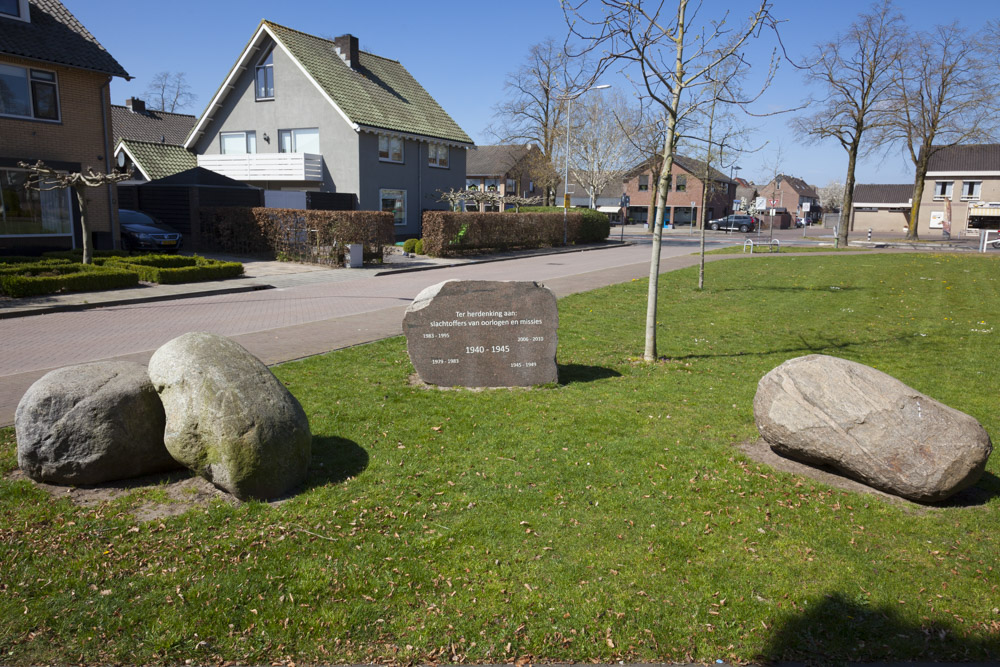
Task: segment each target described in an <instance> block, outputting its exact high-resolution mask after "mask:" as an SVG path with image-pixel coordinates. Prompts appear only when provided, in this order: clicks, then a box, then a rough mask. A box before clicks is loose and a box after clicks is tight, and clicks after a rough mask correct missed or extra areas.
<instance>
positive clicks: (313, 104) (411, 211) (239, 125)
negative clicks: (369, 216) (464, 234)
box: [184, 21, 473, 237]
mask: <svg viewBox="0 0 1000 667" xmlns="http://www.w3.org/2000/svg"><path fill="white" fill-rule="evenodd" d="M472 145H473V142H472V139H470V138H469V135H467V134H466V133H465V132H464V131H463V130H462V128H460V127H459V126H458V124H457V123H456V122H455V121H454V120H453V119H452V118H451V116H449V115H448V113H447V112H446V111H445V110H444V109H442V108H441V105H439V104H438V103H437V102H436V101H435V100H434V98H433V97H431V95H430V94H429V93H428V92H427V91H426V90H424V88H423V87H422V86H421V85H420V84H419V83H417V81H416V79H414V78H413V76H412V75H411V74H410V73H409V72H408V71H406V68H404V67H403V66H402V65H401V64H400V63H399V62H397V61H395V60H390V59H388V58H382V57H381V56H377V55H375V54H373V53H368V52H366V51H361V50H359V49H358V39H357V37H354V36H352V35H343V36H341V37H337V38H336V39H334V40H328V39H323V38H320V37H315V36H313V35H308V34H306V33H303V32H299V31H297V30H292V29H290V28H286V27H284V26H281V25H278V24H276V23H271V22H270V21H261V23H260V25H259V26H258V28H257V30H256V32H255V33H254V35H253V37H252V38H251V39H250V42H249V43H248V44H247V46H246V47H245V48H244V49H243V52H242V53H241V54H240V56H239V59H238V60H237V61H236V64H235V65H234V66H233V67H232V69H231V70H230V71H229V74H228V75H227V76H226V78H225V80H224V81H223V82H222V85H221V86H220V87H219V90H218V92H216V94H215V95H214V96H213V97H212V100H211V101H210V102H209V104H208V108H207V109H205V112H204V113H203V114H202V116H201V117H200V118H199V119H198V121H197V123H195V126H194V128H193V129H192V130H191V133H190V134H189V135H188V137H187V140H186V141H185V143H184V147H185V148H187V149H188V150H191V151H192V152H193V153H195V155H197V160H198V165H199V166H201V167H205V168H207V169H211V170H212V171H215V172H217V173H220V174H223V175H225V176H229V177H230V178H234V179H237V180H240V181H244V182H247V183H251V184H253V185H257V186H260V187H263V188H266V189H268V190H299V191H301V190H314V191H322V192H340V193H351V194H354V195H355V197H356V200H355V201H356V207H357V208H358V209H361V210H387V211H392V212H393V213H394V214H395V216H396V225H397V235H399V236H403V237H407V236H417V235H419V234H420V220H421V215H422V212H423V211H424V210H428V209H445V208H447V204H446V203H443V202H440V201H438V198H439V194H438V190H448V189H450V188H454V189H456V190H460V189H462V187H464V185H465V164H466V150H467V149H468V148H471V147H472Z"/></svg>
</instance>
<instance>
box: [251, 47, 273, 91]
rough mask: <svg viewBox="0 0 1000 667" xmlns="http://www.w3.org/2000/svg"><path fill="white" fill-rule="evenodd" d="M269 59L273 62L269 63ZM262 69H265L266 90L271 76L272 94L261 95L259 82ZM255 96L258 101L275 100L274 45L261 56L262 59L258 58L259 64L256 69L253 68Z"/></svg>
mask: <svg viewBox="0 0 1000 667" xmlns="http://www.w3.org/2000/svg"><path fill="white" fill-rule="evenodd" d="M268 60H270V61H271V62H270V63H267V61H268ZM261 70H263V71H264V77H265V81H264V84H265V90H266V85H267V78H268V77H270V79H271V88H270V91H271V94H270V96H268V95H261V94H260V87H259V85H258V84H259V82H260V73H261ZM253 96H254V100H255V101H257V102H270V101H273V100H274V47H273V46H272V47H271V48H270V49H268V51H267V53H265V54H264V55H263V56H261V58H260V60H258V61H257V64H256V65H255V66H254V70H253Z"/></svg>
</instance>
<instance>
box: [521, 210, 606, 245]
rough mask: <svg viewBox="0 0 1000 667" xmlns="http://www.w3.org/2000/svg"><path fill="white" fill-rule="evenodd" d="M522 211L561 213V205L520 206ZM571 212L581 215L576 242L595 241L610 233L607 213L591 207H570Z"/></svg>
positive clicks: (601, 239) (604, 237)
mask: <svg viewBox="0 0 1000 667" xmlns="http://www.w3.org/2000/svg"><path fill="white" fill-rule="evenodd" d="M521 210H522V211H526V212H529V213H530V212H534V213H559V214H562V212H563V209H562V207H561V206H522V207H521ZM570 210H571V211H572V212H573V213H579V214H580V215H581V216H583V221H582V222H581V224H580V237H579V238H578V239H577V240H576V242H577V243H597V242H599V241H603V240H604V239H606V238H608V236H609V235H610V234H611V218H609V217H608V214H607V213H601V212H600V211H595V210H594V209H592V208H575V209H570Z"/></svg>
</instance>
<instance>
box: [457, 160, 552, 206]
mask: <svg viewBox="0 0 1000 667" xmlns="http://www.w3.org/2000/svg"><path fill="white" fill-rule="evenodd" d="M540 156H541V151H540V150H538V147H537V146H535V145H534V144H497V145H492V146H475V147H474V148H471V149H469V151H468V153H467V155H466V160H465V187H466V189H468V190H485V191H491V190H492V191H495V192H499V193H500V194H501V195H508V194H514V195H521V196H522V197H535V196H541V194H542V192H541V188H536V187H535V184H534V182H533V181H532V180H531V177H530V176H529V175H528V172H529V171H530V168H531V161H532V160H535V159H540ZM485 206H486V205H485V204H481V205H477V204H475V203H473V202H468V203H467V204H466V210H469V211H474V210H477V208H481V207H485Z"/></svg>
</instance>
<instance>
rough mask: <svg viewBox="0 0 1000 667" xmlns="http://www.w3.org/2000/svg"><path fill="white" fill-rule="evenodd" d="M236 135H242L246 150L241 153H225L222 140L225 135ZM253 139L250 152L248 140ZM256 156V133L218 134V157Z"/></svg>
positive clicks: (230, 132)
mask: <svg viewBox="0 0 1000 667" xmlns="http://www.w3.org/2000/svg"><path fill="white" fill-rule="evenodd" d="M237 134H242V135H243V145H244V148H245V149H246V150H245V151H244V152H243V153H227V152H226V151H225V143H224V142H223V140H222V138H223V137H224V136H226V135H229V136H234V135H237ZM251 138H252V139H253V150H250V140H251ZM256 154H257V131H256V130H233V131H227V132H219V155H256Z"/></svg>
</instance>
